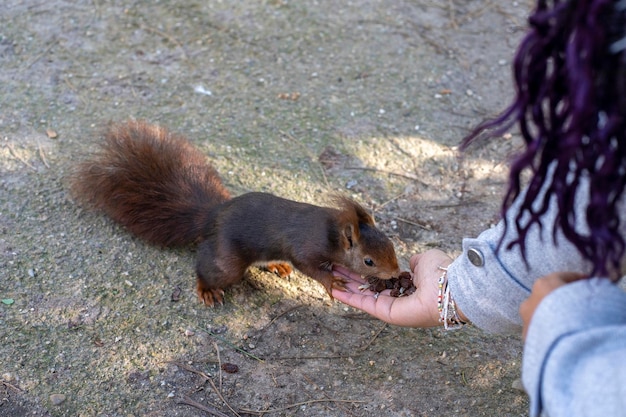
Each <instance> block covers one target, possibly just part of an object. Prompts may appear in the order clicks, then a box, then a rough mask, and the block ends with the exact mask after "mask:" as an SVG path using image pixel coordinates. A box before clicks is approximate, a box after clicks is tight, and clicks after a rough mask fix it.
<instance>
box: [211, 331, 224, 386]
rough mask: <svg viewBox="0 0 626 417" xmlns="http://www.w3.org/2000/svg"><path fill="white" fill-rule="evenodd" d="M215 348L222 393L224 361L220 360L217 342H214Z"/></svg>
mask: <svg viewBox="0 0 626 417" xmlns="http://www.w3.org/2000/svg"><path fill="white" fill-rule="evenodd" d="M213 346H214V347H215V353H216V354H217V372H218V375H219V383H220V392H222V359H221V358H220V348H219V347H218V346H217V342H216V341H213Z"/></svg>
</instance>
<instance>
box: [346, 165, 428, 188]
mask: <svg viewBox="0 0 626 417" xmlns="http://www.w3.org/2000/svg"><path fill="white" fill-rule="evenodd" d="M345 169H351V170H355V171H356V170H359V171H372V172H380V173H381V174H387V175H392V176H396V177H400V178H407V179H409V180H413V181H419V182H420V183H422V184H425V185H427V184H426V183H424V182H423V181H422V180H420V179H419V178H418V177H417V175H413V174H401V173H399V172H393V171H387V170H384V169H378V168H371V167H345Z"/></svg>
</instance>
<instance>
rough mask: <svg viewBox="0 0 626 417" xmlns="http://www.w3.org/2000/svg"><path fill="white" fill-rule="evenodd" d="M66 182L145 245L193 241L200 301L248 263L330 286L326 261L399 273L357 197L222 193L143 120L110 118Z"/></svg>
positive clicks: (185, 148) (211, 173) (189, 155)
mask: <svg viewBox="0 0 626 417" xmlns="http://www.w3.org/2000/svg"><path fill="white" fill-rule="evenodd" d="M71 186H72V187H71V188H72V194H73V195H74V197H75V198H76V199H77V200H78V201H80V202H82V203H83V204H85V205H87V206H88V207H91V208H94V209H97V210H101V211H103V212H104V213H106V214H107V215H108V216H109V217H111V218H112V219H113V220H114V221H116V222H117V223H119V224H121V225H123V226H125V227H126V228H127V229H128V230H129V231H130V232H131V233H132V234H134V235H136V236H137V237H139V238H142V239H144V240H146V241H148V242H150V243H152V244H155V245H159V246H180V245H188V244H192V243H198V244H199V246H198V257H197V268H196V271H197V282H198V285H197V291H198V296H199V297H200V299H201V300H202V302H204V304H206V305H209V306H212V305H214V303H215V302H218V303H220V304H222V303H223V296H224V291H223V288H225V287H227V286H229V285H231V284H234V283H236V282H238V281H240V280H241V279H242V278H243V275H244V273H245V271H246V269H247V268H248V267H249V266H251V265H257V264H265V265H266V266H267V267H268V269H269V270H270V271H273V272H275V273H277V274H279V275H280V276H287V275H289V274H290V273H291V271H292V269H291V265H293V266H294V267H295V268H297V269H298V270H300V271H301V272H303V273H304V274H306V275H308V276H310V277H312V278H314V279H316V280H317V281H319V282H320V283H322V284H323V285H324V287H325V288H326V290H327V291H328V293H329V294H331V289H332V288H343V287H344V281H343V280H342V279H341V278H339V277H336V276H334V275H333V273H332V268H333V265H342V266H344V267H346V268H348V269H350V270H352V271H354V272H357V273H360V274H362V275H363V276H365V277H377V278H380V279H389V278H392V277H397V276H398V275H399V273H400V270H399V268H398V261H397V259H396V254H395V251H394V247H393V244H392V243H391V241H390V240H389V239H388V238H387V237H386V236H385V235H384V234H383V233H382V232H381V231H380V230H379V229H377V228H376V227H375V225H374V220H373V218H372V217H371V216H370V215H369V214H368V213H367V211H366V210H365V209H364V208H363V207H361V206H360V205H359V204H357V203H356V202H354V201H352V200H350V199H348V198H346V197H336V199H335V200H336V203H337V205H338V208H329V207H318V206H315V205H311V204H305V203H299V202H295V201H291V200H286V199H284V198H280V197H276V196H274V195H271V194H266V193H260V192H251V193H247V194H243V195H240V196H238V197H234V198H231V196H230V193H229V192H228V190H227V189H226V188H225V187H224V185H223V183H222V181H221V179H220V176H219V174H218V173H217V171H216V170H215V169H214V168H213V167H212V166H211V165H210V164H209V163H208V161H207V159H206V157H205V156H204V155H203V154H202V153H201V152H200V151H199V150H198V149H197V148H195V147H194V146H193V145H192V144H191V143H190V142H189V141H187V139H185V138H184V137H182V136H180V135H177V134H174V133H172V132H170V131H168V130H167V129H165V128H163V127H159V126H156V125H152V124H149V123H147V122H144V121H128V122H124V123H119V124H111V125H109V126H108V128H107V130H106V132H105V134H104V141H103V143H102V145H101V150H100V152H99V153H96V154H94V155H93V156H92V158H91V159H89V160H87V161H85V162H82V163H81V164H79V165H78V167H77V169H76V171H75V172H74V175H73V176H72V184H71ZM331 297H332V296H331Z"/></svg>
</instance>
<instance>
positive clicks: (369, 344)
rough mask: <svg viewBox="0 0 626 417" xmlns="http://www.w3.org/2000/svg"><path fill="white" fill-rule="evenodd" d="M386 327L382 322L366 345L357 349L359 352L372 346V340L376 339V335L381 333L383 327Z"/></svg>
mask: <svg viewBox="0 0 626 417" xmlns="http://www.w3.org/2000/svg"><path fill="white" fill-rule="evenodd" d="M386 327H387V323H383V325H382V326H381V328H380V329H378V331H377V332H376V334H375V335H374V337H372V338H371V339H370V341H369V343H368V344H367V345H365V346H364V347H362V348H361V349H359V350H360V351H361V352H364V351H366V350H367V348H369V347H370V346H372V343H374V340H376V339H377V338H378V335H380V334H381V333H382V331H383V330H385V328H386Z"/></svg>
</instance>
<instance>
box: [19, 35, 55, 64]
mask: <svg viewBox="0 0 626 417" xmlns="http://www.w3.org/2000/svg"><path fill="white" fill-rule="evenodd" d="M58 41H59V40H58V39H53V40H52V42H50V45H48V47H47V48H46V49H44V50H43V51H42V52H41V53H40V54H39V55H37V56H36V57H35V58H34V59H33V60H32V61H30V62H29V63H28V65H26V69H30V67H32V66H33V65H35V63H36V62H37V61H39V60H40V59H41V57H42V56H44V55H45V54H47V53H48V52H50V50H51V49H52V48H53V47H54V45H56V44H57V42H58Z"/></svg>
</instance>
